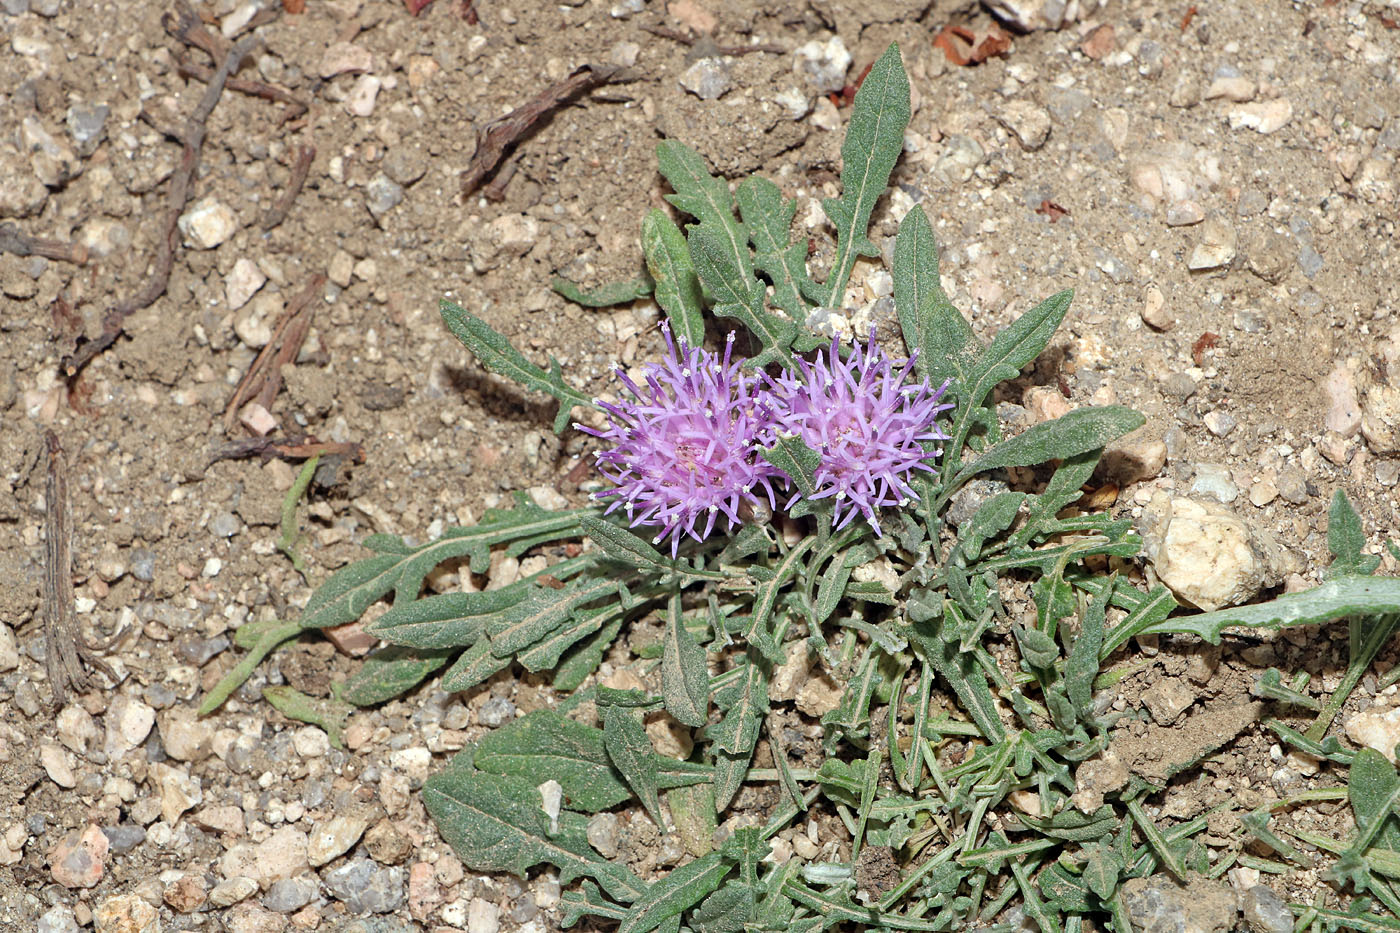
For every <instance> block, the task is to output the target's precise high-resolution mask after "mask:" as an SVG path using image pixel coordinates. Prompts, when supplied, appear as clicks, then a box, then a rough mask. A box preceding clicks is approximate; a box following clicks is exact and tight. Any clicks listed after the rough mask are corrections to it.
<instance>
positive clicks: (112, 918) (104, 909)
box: [92, 894, 160, 933]
mask: <svg viewBox="0 0 1400 933" xmlns="http://www.w3.org/2000/svg"><path fill="white" fill-rule="evenodd" d="M92 923H93V927H94V929H95V930H96V931H97V933H160V914H159V913H157V912H156V909H155V908H154V907H152V906H151V905H150V904H148V903H146V902H145V901H143V900H142V899H141V898H140V896H139V895H136V894H118V895H117V896H116V897H109V898H107V899H106V900H105V901H103V902H102V903H101V904H98V905H97V909H95V910H94V911H93V912H92Z"/></svg>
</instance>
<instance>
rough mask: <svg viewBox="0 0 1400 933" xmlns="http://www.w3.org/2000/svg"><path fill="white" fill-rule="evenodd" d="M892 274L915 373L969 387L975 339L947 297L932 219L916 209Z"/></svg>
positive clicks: (897, 244)
mask: <svg viewBox="0 0 1400 933" xmlns="http://www.w3.org/2000/svg"><path fill="white" fill-rule="evenodd" d="M892 271H893V275H894V307H895V311H896V313H897V314H898V315H899V328H900V330H901V331H903V333H904V345H905V346H906V347H908V349H909V352H910V353H911V354H912V353H915V352H917V353H918V354H919V355H918V357H917V358H916V359H915V360H914V371H915V373H916V374H917V375H918V376H919V378H920V379H923V380H925V381H926V382H928V383H930V384H932V385H935V386H938V385H942V384H943V383H944V382H945V381H947V380H949V379H952V380H954V381H955V382H957V383H959V384H961V383H965V382H966V381H967V374H968V368H969V367H970V366H971V364H972V359H971V355H972V352H973V351H974V350H975V349H976V348H977V346H978V344H977V337H976V336H975V335H974V334H973V333H972V326H971V325H970V324H968V323H967V318H965V317H963V316H962V312H960V311H959V310H958V309H957V308H955V307H953V303H952V302H951V301H949V300H948V295H947V294H946V293H945V292H944V291H943V283H942V282H941V281H940V280H939V277H938V243H937V241H936V240H935V239H934V236H933V227H932V226H930V224H929V222H928V215H926V214H925V213H924V209H923V208H922V207H920V206H919V205H917V204H916V205H914V207H913V208H912V209H910V211H909V213H908V214H905V215H904V220H903V221H902V222H901V223H900V225H899V234H898V235H897V236H896V237H895V241H894V268H893V270H892Z"/></svg>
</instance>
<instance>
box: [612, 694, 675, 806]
mask: <svg viewBox="0 0 1400 933" xmlns="http://www.w3.org/2000/svg"><path fill="white" fill-rule="evenodd" d="M600 712H601V713H602V715H603V748H604V749H606V750H607V753H608V760H609V761H611V762H612V765H613V767H614V768H616V769H617V772H618V773H619V774H621V775H622V779H623V780H624V781H626V782H627V786H628V787H630V788H632V792H633V793H635V794H636V795H637V797H638V799H640V800H641V801H642V806H644V807H646V811H647V815H648V816H650V817H651V820H652V822H653V823H655V824H656V828H657V829H659V830H661V831H662V832H663V833H664V832H665V831H666V823H665V821H664V820H662V818H661V798H660V797H659V796H658V791H657V787H656V772H655V771H654V770H652V767H651V759H652V750H651V739H649V738H647V731H646V729H645V728H644V727H643V726H642V717H641V713H640V711H637V710H632V709H627V708H625V707H620V706H601V707H600Z"/></svg>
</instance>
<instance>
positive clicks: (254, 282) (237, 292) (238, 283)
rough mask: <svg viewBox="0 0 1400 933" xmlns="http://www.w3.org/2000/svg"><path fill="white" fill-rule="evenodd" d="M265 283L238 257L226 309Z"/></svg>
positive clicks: (249, 262)
mask: <svg viewBox="0 0 1400 933" xmlns="http://www.w3.org/2000/svg"><path fill="white" fill-rule="evenodd" d="M266 282H267V276H266V275H265V274H264V273H263V271H262V269H259V268H258V264H257V263H255V262H253V261H252V260H251V259H248V258H247V257H246V256H244V257H240V258H239V260H238V261H237V262H235V263H234V264H233V269H232V271H230V272H229V274H228V277H227V278H226V279H225V280H224V300H225V301H226V302H227V303H228V309H229V310H230V311H237V310H238V309H239V308H241V307H243V306H244V305H246V304H247V303H248V300H249V299H250V298H252V297H253V295H255V294H257V291H258V289H260V288H262V287H263V285H264V284H265V283H266ZM225 514H227V513H225Z"/></svg>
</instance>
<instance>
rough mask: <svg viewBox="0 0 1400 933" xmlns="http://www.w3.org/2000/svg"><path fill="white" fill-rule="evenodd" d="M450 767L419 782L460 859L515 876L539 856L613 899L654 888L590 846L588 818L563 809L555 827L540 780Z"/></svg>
mask: <svg viewBox="0 0 1400 933" xmlns="http://www.w3.org/2000/svg"><path fill="white" fill-rule="evenodd" d="M545 780H547V778H546V777H543V776H541V777H539V779H538V780H537V781H536V780H535V779H534V778H528V779H522V778H519V777H506V776H503V775H499V774H488V773H486V772H484V771H473V770H469V769H468V768H466V767H461V766H455V765H454V766H453V767H449V768H448V769H447V770H446V771H442V772H440V773H438V774H435V775H433V776H432V777H431V778H429V779H428V782H427V784H425V785H424V786H423V804H424V805H425V806H426V807H427V808H428V812H429V813H430V814H431V815H432V817H433V821H434V822H435V823H437V826H438V830H439V831H440V832H441V833H442V836H443V838H444V839H446V840H447V842H448V844H449V845H451V846H452V849H453V851H455V852H456V853H457V857H458V858H460V859H461V860H462V861H463V862H465V863H466V864H467V865H469V866H470V867H471V868H474V869H476V870H478V871H508V872H512V873H514V874H516V875H518V876H520V877H522V878H523V877H525V872H526V871H527V870H528V869H529V868H530V867H531V866H534V865H538V864H540V863H541V862H549V863H550V864H552V865H554V866H555V867H557V868H558V869H559V880H560V882H562V883H565V884H567V883H568V882H570V881H572V880H574V879H575V878H579V877H591V878H593V879H595V880H597V882H598V883H599V884H601V885H602V886H603V890H605V891H607V892H608V894H609V895H610V896H611V897H614V898H617V899H618V900H620V901H624V902H628V903H630V902H632V901H637V900H640V899H641V898H643V897H646V896H648V895H649V894H650V892H651V890H654V888H655V885H650V886H649V885H647V884H646V883H645V882H643V881H642V880H641V879H639V878H638V877H637V876H636V875H634V874H632V872H631V871H629V870H628V869H627V868H625V867H623V866H622V865H618V864H615V863H613V862H609V861H606V860H604V859H603V858H602V856H600V855H598V854H597V852H595V851H594V850H593V847H592V846H591V845H589V844H588V820H587V818H586V817H584V816H582V815H581V814H578V813H573V812H571V811H568V810H565V811H562V812H561V813H560V814H559V820H558V824H559V825H558V830H557V831H553V830H552V828H551V826H550V820H549V818H548V817H547V816H546V815H545V813H544V810H543V809H542V807H541V803H542V801H541V797H540V792H539V788H538V784H541V783H543V782H544V781H545Z"/></svg>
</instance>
